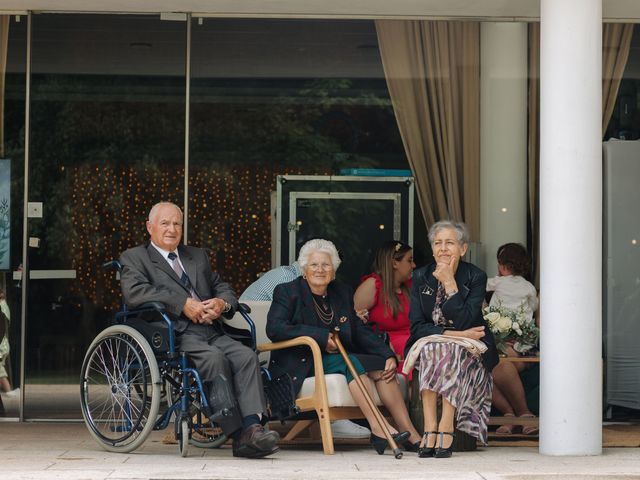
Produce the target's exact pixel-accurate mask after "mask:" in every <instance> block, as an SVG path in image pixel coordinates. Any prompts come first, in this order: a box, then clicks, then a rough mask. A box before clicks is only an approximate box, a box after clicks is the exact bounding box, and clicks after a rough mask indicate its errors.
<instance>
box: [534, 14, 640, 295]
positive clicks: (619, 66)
mask: <svg viewBox="0 0 640 480" xmlns="http://www.w3.org/2000/svg"><path fill="white" fill-rule="evenodd" d="M632 36H633V24H622V23H605V24H604V25H603V28H602V135H603V136H604V134H605V132H606V131H607V126H608V125H609V121H610V120H611V115H612V114H613V109H614V107H615V104H616V99H617V97H618V89H619V88H620V82H621V80H622V75H623V73H624V69H625V67H626V65H627V60H628V58H629V50H630V48H631V37H632ZM539 160H540V24H538V23H534V24H531V25H530V26H529V138H528V173H529V192H528V193H529V217H530V218H529V221H530V227H531V231H532V232H533V235H532V245H531V252H532V256H533V265H534V280H535V284H536V285H539V268H538V267H539V255H538V249H539V239H538V232H539V228H538V227H539V210H538V191H539V178H540V176H539Z"/></svg>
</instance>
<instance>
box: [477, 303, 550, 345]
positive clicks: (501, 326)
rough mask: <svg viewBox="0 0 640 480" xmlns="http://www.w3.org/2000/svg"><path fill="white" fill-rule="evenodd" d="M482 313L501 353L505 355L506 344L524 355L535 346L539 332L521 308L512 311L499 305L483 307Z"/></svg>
mask: <svg viewBox="0 0 640 480" xmlns="http://www.w3.org/2000/svg"><path fill="white" fill-rule="evenodd" d="M483 313H484V319H485V320H486V321H487V323H488V324H489V328H490V329H491V331H492V332H493V336H494V337H495V339H496V347H498V350H500V352H501V353H505V354H506V353H507V345H508V344H512V346H513V349H514V350H515V351H516V352H518V353H526V352H528V351H529V350H531V349H532V348H533V347H535V346H536V345H537V343H538V336H539V335H540V330H539V329H538V327H536V324H535V323H534V321H533V319H530V318H527V316H526V315H525V313H524V309H523V308H519V309H517V310H514V309H512V308H507V307H503V306H502V305H500V304H499V305H492V306H488V307H485V308H484V309H483Z"/></svg>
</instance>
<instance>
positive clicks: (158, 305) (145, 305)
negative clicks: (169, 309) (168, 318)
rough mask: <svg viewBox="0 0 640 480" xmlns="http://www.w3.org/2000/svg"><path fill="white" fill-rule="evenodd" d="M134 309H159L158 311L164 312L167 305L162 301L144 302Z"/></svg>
mask: <svg viewBox="0 0 640 480" xmlns="http://www.w3.org/2000/svg"><path fill="white" fill-rule="evenodd" d="M134 310H158V311H161V312H164V310H165V306H164V304H163V303H160V302H147V303H143V304H142V305H140V306H139V307H137V308H135V309H134Z"/></svg>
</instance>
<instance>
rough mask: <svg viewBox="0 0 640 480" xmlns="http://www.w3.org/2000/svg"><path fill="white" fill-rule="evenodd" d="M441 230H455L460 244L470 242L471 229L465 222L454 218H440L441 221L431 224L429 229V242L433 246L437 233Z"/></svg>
mask: <svg viewBox="0 0 640 480" xmlns="http://www.w3.org/2000/svg"><path fill="white" fill-rule="evenodd" d="M440 230H454V231H455V232H456V236H457V237H458V242H459V243H460V245H464V244H465V243H469V230H468V229H467V226H466V225H465V224H464V223H463V222H456V221H454V220H440V221H439V222H436V223H434V224H433V225H431V228H430V229H429V233H428V235H427V236H428V237H429V244H430V245H431V246H433V242H434V240H435V238H436V235H437V234H438V232H439V231H440Z"/></svg>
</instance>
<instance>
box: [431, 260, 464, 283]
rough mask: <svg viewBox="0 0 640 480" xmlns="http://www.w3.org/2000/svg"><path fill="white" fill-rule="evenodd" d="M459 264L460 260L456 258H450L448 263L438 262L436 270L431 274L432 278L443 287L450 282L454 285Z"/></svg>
mask: <svg viewBox="0 0 640 480" xmlns="http://www.w3.org/2000/svg"><path fill="white" fill-rule="evenodd" d="M459 263H460V258H459V257H457V256H452V257H450V258H449V262H446V261H438V263H437V264H436V269H435V270H434V272H433V276H434V277H436V279H437V280H438V281H439V282H440V283H442V284H443V285H446V284H447V283H451V282H454V283H455V273H456V270H457V269H458V264H459Z"/></svg>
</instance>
